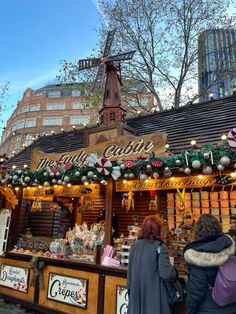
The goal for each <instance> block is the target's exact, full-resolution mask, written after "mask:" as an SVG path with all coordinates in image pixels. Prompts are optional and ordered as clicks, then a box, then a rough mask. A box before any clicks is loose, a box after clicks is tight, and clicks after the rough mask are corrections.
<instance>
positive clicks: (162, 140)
mask: <svg viewBox="0 0 236 314" xmlns="http://www.w3.org/2000/svg"><path fill="white" fill-rule="evenodd" d="M166 142H167V134H166V133H161V132H155V133H152V134H149V135H144V136H142V137H136V136H132V135H127V136H119V137H116V138H115V139H112V140H109V141H106V142H103V143H101V144H97V145H94V146H92V147H86V148H82V149H80V150H78V151H72V152H66V153H60V154H53V153H52V154H46V153H43V152H42V151H38V150H34V151H33V152H32V156H31V169H32V170H40V169H43V168H46V167H53V166H54V165H56V162H57V161H59V162H61V163H66V162H67V161H70V162H73V163H75V164H77V165H78V166H79V167H81V166H83V165H84V163H85V162H86V160H87V158H88V156H89V155H90V154H92V153H95V154H96V155H97V156H98V158H102V157H104V158H106V159H108V160H119V159H122V160H129V159H136V158H137V156H138V155H146V154H148V153H150V152H154V153H155V154H156V156H167V155H168V153H167V152H166V148H165V144H166Z"/></svg>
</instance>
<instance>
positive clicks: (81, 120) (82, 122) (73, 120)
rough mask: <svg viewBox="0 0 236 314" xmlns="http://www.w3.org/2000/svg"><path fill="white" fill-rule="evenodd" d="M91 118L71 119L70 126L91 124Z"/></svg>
mask: <svg viewBox="0 0 236 314" xmlns="http://www.w3.org/2000/svg"><path fill="white" fill-rule="evenodd" d="M89 122H90V117H89V116H80V117H71V118H70V124H71V125H73V124H84V123H89Z"/></svg>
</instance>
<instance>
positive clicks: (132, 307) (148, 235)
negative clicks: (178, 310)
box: [127, 215, 176, 314]
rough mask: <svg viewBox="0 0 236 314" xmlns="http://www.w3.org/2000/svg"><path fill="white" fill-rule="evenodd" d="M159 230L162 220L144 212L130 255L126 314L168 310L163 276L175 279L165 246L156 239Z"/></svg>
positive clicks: (162, 313)
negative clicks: (138, 235) (138, 233)
mask: <svg viewBox="0 0 236 314" xmlns="http://www.w3.org/2000/svg"><path fill="white" fill-rule="evenodd" d="M160 234H161V221H160V220H159V219H158V218H157V216H155V215H150V216H147V217H146V218H145V220H144V222H143V224H142V227H141V234H140V238H139V239H138V240H137V241H135V242H134V244H133V245H132V248H131V252H130V257H129V267H128V282H127V286H128V291H129V305H128V314H170V313H171V309H170V307H169V304H168V300H167V293H166V289H165V286H164V283H163V280H162V279H164V280H166V281H174V280H175V278H176V272H175V269H174V268H173V267H172V266H171V264H170V260H169V256H168V253H167V249H166V246H165V245H164V243H162V241H161V240H159V239H160ZM157 252H160V253H159V254H158V253H157ZM157 255H158V256H157ZM161 278H162V279H161Z"/></svg>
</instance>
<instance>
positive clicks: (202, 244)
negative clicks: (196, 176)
mask: <svg viewBox="0 0 236 314" xmlns="http://www.w3.org/2000/svg"><path fill="white" fill-rule="evenodd" d="M195 239H196V241H195V242H192V243H190V244H188V245H187V246H186V247H185V250H184V258H185V260H186V262H187V263H188V266H189V279H188V290H187V299H186V302H187V308H188V314H224V313H226V314H236V302H235V303H232V304H229V305H227V306H223V307H220V306H218V305H217V304H216V303H215V302H214V301H213V299H212V296H211V293H212V290H211V287H213V286H214V284H215V279H216V275H217V272H218V268H219V266H220V265H222V264H224V263H225V262H226V261H227V260H228V259H229V257H230V256H232V255H234V254H235V242H234V240H233V239H232V238H231V237H230V236H229V235H225V234H223V233H222V230H221V226H220V223H219V222H218V220H217V219H216V218H215V217H214V216H212V215H210V214H204V215H202V216H201V217H200V218H199V220H198V222H197V224H196V228H195ZM235 271H236V270H235Z"/></svg>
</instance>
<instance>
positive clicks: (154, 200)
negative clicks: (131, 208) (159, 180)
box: [148, 190, 158, 211]
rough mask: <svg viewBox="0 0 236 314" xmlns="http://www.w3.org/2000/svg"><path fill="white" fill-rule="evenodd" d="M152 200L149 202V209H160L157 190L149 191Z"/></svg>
mask: <svg viewBox="0 0 236 314" xmlns="http://www.w3.org/2000/svg"><path fill="white" fill-rule="evenodd" d="M149 193H150V196H151V200H150V202H149V206H148V209H149V210H151V211H157V210H158V204H157V194H156V191H155V190H151V191H149Z"/></svg>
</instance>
